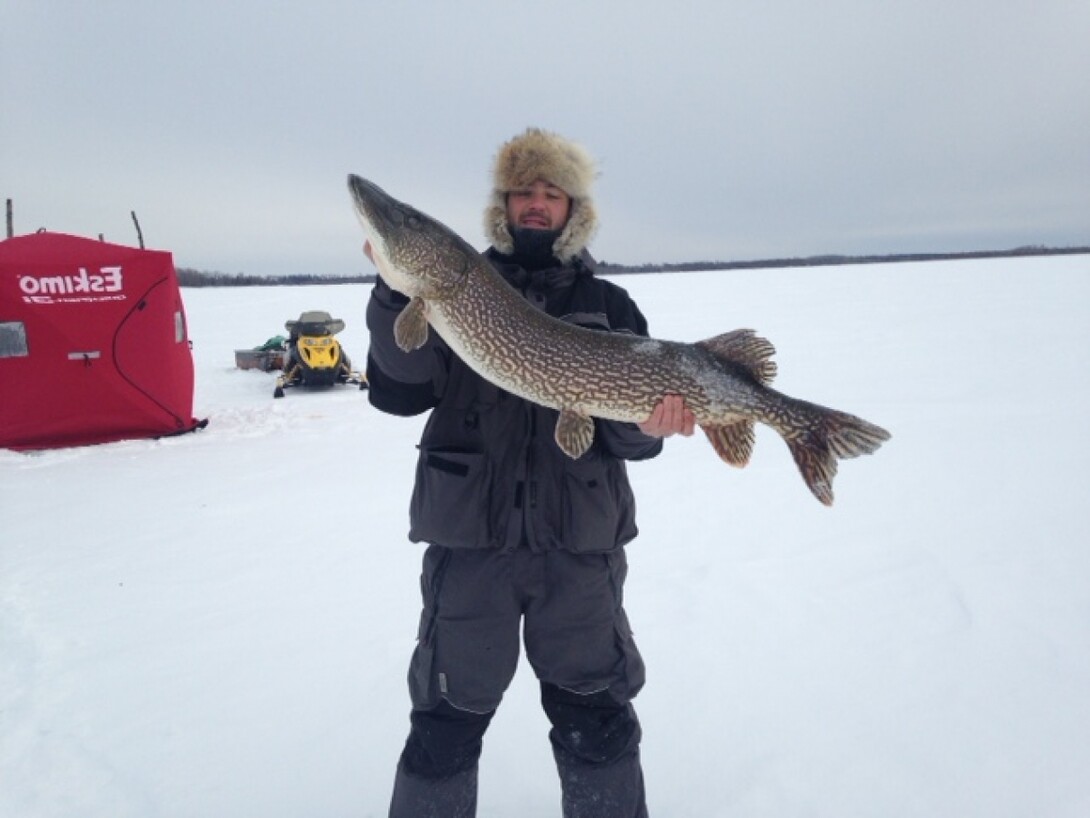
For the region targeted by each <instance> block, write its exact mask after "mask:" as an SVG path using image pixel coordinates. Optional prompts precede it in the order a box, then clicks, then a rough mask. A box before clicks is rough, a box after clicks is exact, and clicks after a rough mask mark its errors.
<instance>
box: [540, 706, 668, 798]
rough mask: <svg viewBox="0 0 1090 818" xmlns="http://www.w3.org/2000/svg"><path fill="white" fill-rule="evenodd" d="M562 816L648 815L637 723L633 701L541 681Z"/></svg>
mask: <svg viewBox="0 0 1090 818" xmlns="http://www.w3.org/2000/svg"><path fill="white" fill-rule="evenodd" d="M541 698H542V704H543V705H544V707H545V712H546V714H548V716H549V720H550V721H551V722H552V723H553V729H552V730H551V731H550V733H549V739H550V740H551V741H552V744H553V755H554V756H555V758H556V768H557V771H558V772H559V773H560V788H561V791H562V793H563V806H564V818H647V799H646V795H645V793H644V786H643V769H642V767H641V766H640V752H639V744H640V735H641V732H640V723H639V720H638V719H637V718H636V711H635V710H634V709H633V708H632V704H631V702H625V703H620V702H618V701H617V700H616V699H614V698H613V696H612V695H610V693H609V692H608V691H601V692H599V693H591V694H587V695H582V694H579V693H573V692H571V691H569V690H564V689H562V688H558V687H555V686H553V685H545V684H543V685H542V697H541Z"/></svg>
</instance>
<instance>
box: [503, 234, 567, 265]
mask: <svg viewBox="0 0 1090 818" xmlns="http://www.w3.org/2000/svg"><path fill="white" fill-rule="evenodd" d="M510 230H511V238H512V239H514V248H515V249H514V250H513V251H512V253H511V261H513V262H514V263H515V264H518V265H519V266H520V267H522V268H523V269H524V270H527V271H528V272H537V271H538V270H544V269H546V268H549V267H560V266H561V264H560V260H559V259H558V258H556V256H554V255H553V244H555V243H556V240H557V239H558V238H559V237H560V231H559V230H534V229H531V228H528V227H512V228H510Z"/></svg>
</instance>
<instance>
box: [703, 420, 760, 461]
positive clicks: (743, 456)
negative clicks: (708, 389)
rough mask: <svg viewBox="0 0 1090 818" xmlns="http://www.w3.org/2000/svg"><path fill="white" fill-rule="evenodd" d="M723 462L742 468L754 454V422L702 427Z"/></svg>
mask: <svg viewBox="0 0 1090 818" xmlns="http://www.w3.org/2000/svg"><path fill="white" fill-rule="evenodd" d="M700 428H701V429H703V430H704V434H706V435H707V436H708V440H709V441H711V444H712V448H713V449H715V453H716V454H717V455H719V457H720V459H721V460H724V461H725V462H727V463H730V465H732V466H737V467H738V468H742V467H743V466H745V465H746V464H747V463H748V462H749V457H750V455H751V454H753V443H754V440H755V439H756V438H755V434H754V429H753V421H751V420H739V421H738V422H736V423H728V424H726V425H724V426H701V427H700Z"/></svg>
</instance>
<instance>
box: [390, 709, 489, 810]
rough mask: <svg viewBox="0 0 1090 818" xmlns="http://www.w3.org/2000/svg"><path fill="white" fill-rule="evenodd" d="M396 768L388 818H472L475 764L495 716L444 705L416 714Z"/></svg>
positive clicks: (414, 713) (475, 807)
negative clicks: (489, 725)
mask: <svg viewBox="0 0 1090 818" xmlns="http://www.w3.org/2000/svg"><path fill="white" fill-rule="evenodd" d="M410 720H411V722H412V729H411V730H410V731H409V740H408V741H406V742H405V749H404V750H403V751H402V753H401V760H400V761H398V764H397V776H396V777H395V779H394V794H393V797H392V798H391V799H390V818H473V816H474V815H476V814H477V762H478V760H479V759H480V756H481V746H482V738H483V736H484V732H485V730H487V729H488V724H489V722H490V721H491V720H492V713H470V712H467V711H464V710H458V709H457V708H455V707H453V706H451V705H450V704H449V703H447V702H445V701H444V702H442V703H440V705H439V706H438V707H436V708H435V709H434V710H414V711H413V713H412V715H411V717H410Z"/></svg>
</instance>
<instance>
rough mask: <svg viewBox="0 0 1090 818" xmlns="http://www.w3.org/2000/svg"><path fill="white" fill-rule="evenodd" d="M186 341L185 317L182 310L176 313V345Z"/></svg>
mask: <svg viewBox="0 0 1090 818" xmlns="http://www.w3.org/2000/svg"><path fill="white" fill-rule="evenodd" d="M184 340H185V315H184V314H183V313H182V311H181V310H175V311H174V343H176V344H180V343H181V342H182V341H184Z"/></svg>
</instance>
